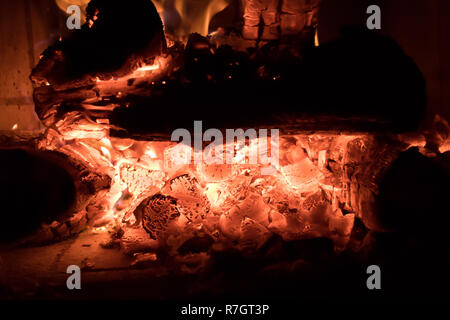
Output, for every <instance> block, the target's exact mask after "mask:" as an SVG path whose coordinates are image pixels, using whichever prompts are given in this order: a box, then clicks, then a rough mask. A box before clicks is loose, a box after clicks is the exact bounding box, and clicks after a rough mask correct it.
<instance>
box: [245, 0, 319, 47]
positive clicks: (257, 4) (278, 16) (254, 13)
mask: <svg viewBox="0 0 450 320" xmlns="http://www.w3.org/2000/svg"><path fill="white" fill-rule="evenodd" d="M319 3H320V0H283V1H280V0H245V1H244V28H243V30H242V35H243V36H244V38H245V39H252V40H275V39H279V38H280V37H287V36H291V37H292V36H299V35H300V34H301V33H302V32H304V31H305V30H306V29H308V28H310V29H314V28H315V27H316V26H317V16H318V10H319ZM310 39H312V38H310Z"/></svg>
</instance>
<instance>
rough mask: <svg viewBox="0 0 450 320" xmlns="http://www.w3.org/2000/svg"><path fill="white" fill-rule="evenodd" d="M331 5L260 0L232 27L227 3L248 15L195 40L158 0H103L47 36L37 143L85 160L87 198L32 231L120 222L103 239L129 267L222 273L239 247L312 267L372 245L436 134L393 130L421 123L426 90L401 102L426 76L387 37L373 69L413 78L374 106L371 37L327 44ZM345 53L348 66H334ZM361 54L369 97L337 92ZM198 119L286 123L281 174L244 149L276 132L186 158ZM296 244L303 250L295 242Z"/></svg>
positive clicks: (82, 195)
mask: <svg viewBox="0 0 450 320" xmlns="http://www.w3.org/2000/svg"><path fill="white" fill-rule="evenodd" d="M211 2H214V1H211ZM319 3H320V1H312V0H290V1H278V0H246V1H243V4H242V6H241V7H239V8H240V9H242V10H231V9H229V8H230V7H227V8H228V9H225V10H224V11H221V12H219V14H218V17H216V20H214V18H213V22H214V21H216V22H215V23H216V24H220V21H221V20H220V14H222V15H223V14H225V13H226V12H230V11H233V13H236V12H238V13H239V14H240V15H241V16H240V17H241V19H236V18H235V17H234V18H233V19H231V20H232V21H236V20H241V21H242V24H241V27H239V25H238V26H236V25H234V26H233V28H228V29H227V28H226V27H225V24H223V27H220V28H219V29H218V30H215V32H212V33H211V34H210V35H208V36H202V35H200V34H197V33H195V34H191V35H189V36H188V39H187V42H183V41H180V40H178V39H176V38H175V36H173V35H170V34H167V33H166V34H164V31H163V23H162V21H161V19H160V17H159V15H158V12H157V10H156V8H155V6H154V5H153V4H152V3H151V2H150V1H147V0H145V1H144V0H142V1H138V0H135V1H127V2H126V5H124V3H122V2H121V3H120V4H119V2H112V1H101V0H92V1H91V2H90V3H89V5H88V7H87V23H86V24H85V25H84V26H83V28H82V29H81V30H78V31H75V32H74V33H73V35H72V36H71V37H70V38H67V39H60V40H59V41H58V42H57V43H56V44H55V45H53V46H52V47H50V48H48V49H47V50H46V51H45V52H44V53H43V55H42V58H41V60H40V62H39V64H38V66H37V67H36V68H35V69H34V70H33V73H32V75H31V79H32V81H33V83H34V84H35V91H34V100H35V104H36V113H37V114H38V116H39V118H40V119H41V121H42V123H43V124H45V126H46V127H47V129H46V131H45V134H43V136H42V137H40V138H39V139H38V140H37V148H38V149H39V150H40V151H45V152H50V153H53V154H55V155H57V156H58V157H59V159H60V161H61V162H68V163H70V164H71V168H75V169H73V170H72V171H71V172H72V173H73V174H72V176H73V178H74V181H76V184H75V186H76V189H77V200H76V203H75V205H74V206H73V207H72V213H73V214H71V216H70V218H68V219H55V221H54V222H52V223H48V224H46V225H44V226H42V227H41V228H40V230H38V231H37V232H36V233H35V234H34V235H33V236H31V237H28V238H27V239H26V240H25V242H24V243H26V244H37V245H43V244H48V243H53V242H54V241H58V240H59V241H60V240H64V239H68V238H71V237H74V236H77V235H78V234H79V233H80V232H83V231H84V232H91V231H94V232H97V231H98V230H106V231H107V232H108V233H109V235H110V236H109V237H108V238H107V239H104V241H103V242H102V243H101V247H102V248H104V250H108V249H111V250H115V249H117V248H120V250H121V252H123V253H124V254H126V255H128V256H131V257H133V260H132V262H131V265H130V266H131V267H142V266H153V267H154V268H157V266H158V263H159V265H160V266H162V265H164V266H165V268H168V270H169V269H170V268H173V270H176V271H177V272H182V273H188V274H191V273H199V272H200V271H207V270H210V269H211V268H212V266H214V265H215V264H217V263H219V262H218V261H220V257H223V256H226V254H228V253H230V252H232V253H233V254H235V253H236V252H237V253H238V254H239V255H241V256H244V257H251V258H252V259H255V257H257V258H256V259H257V261H260V260H258V259H262V257H264V259H267V260H268V261H273V260H277V259H281V260H278V261H277V263H280V261H282V262H286V263H293V264H292V266H293V267H292V268H291V271H295V270H296V267H295V263H294V262H295V261H297V262H298V261H299V260H298V259H297V258H298V257H301V258H302V259H303V260H302V261H305V259H306V263H309V262H310V261H308V259H312V260H314V259H316V258H317V257H319V256H321V254H323V253H324V252H325V253H326V255H328V254H330V252H331V254H330V256H333V255H334V254H338V253H341V252H344V251H345V252H346V251H353V252H360V251H364V250H367V246H368V244H367V242H366V241H368V240H367V235H368V234H370V233H371V232H384V231H387V230H391V228H392V225H391V224H390V223H389V219H388V220H387V221H388V222H386V220H385V219H384V218H383V216H380V208H379V205H378V202H377V201H378V197H379V195H380V185H382V183H383V181H384V179H385V177H386V175H387V173H388V172H389V170H390V167H391V165H392V164H393V163H395V162H396V161H397V159H398V158H399V156H400V155H401V154H403V152H405V151H406V150H407V149H408V148H410V147H411V146H417V147H422V148H423V146H424V141H425V139H424V138H421V137H420V136H419V135H413V136H412V135H410V134H403V135H402V134H400V135H399V134H397V132H394V129H400V130H404V129H410V128H412V127H415V126H416V125H417V119H418V118H419V116H420V112H421V110H422V109H421V108H422V107H423V105H422V103H421V101H422V100H421V99H422V98H423V95H422V93H423V92H422V91H421V90H420V89H418V90H417V91H416V94H417V95H416V96H415V97H413V98H411V100H408V102H411V104H410V105H409V106H408V107H409V108H410V111H411V112H410V113H409V114H407V115H405V109H403V108H401V107H399V108H398V109H395V110H393V109H392V108H391V106H392V104H397V103H399V100H398V99H407V98H404V97H403V98H398V97H399V96H402V94H403V92H404V91H405V90H406V89H405V88H408V90H409V89H410V88H411V86H412V87H417V88H421V79H420V76H418V74H417V70H416V69H415V68H414V67H412V68H410V67H411V62H410V60H408V58H407V57H406V56H405V55H404V54H403V53H402V52H398V51H397V50H396V49H395V48H393V47H392V44H391V43H390V42H389V41H387V40H385V39H383V38H377V37H374V38H373V39H374V41H375V43H376V44H382V45H386V47H384V48H388V49H389V50H390V49H392V51H391V52H393V56H386V57H385V60H383V61H382V62H380V65H382V66H381V67H380V68H378V69H377V70H374V74H375V78H377V79H379V78H380V77H384V76H385V75H386V73H385V72H387V70H388V72H389V74H391V75H394V77H393V79H391V80H389V81H397V80H398V79H401V80H402V81H403V80H404V83H403V84H404V87H403V86H401V85H400V86H399V87H398V90H399V92H398V93H397V94H395V95H393V96H392V98H390V99H393V101H386V100H383V99H384V98H383V97H382V98H381V100H379V101H376V105H370V103H368V105H367V106H366V107H367V108H360V103H361V100H360V99H359V96H358V95H359V94H361V95H363V94H365V93H366V92H359V91H358V90H360V89H361V90H363V91H364V90H365V88H363V87H360V84H356V83H359V82H360V81H359V79H358V78H357V77H356V78H355V79H356V80H355V79H353V76H356V75H358V74H353V73H352V72H354V71H355V70H356V69H359V65H358V63H364V61H365V60H364V59H366V58H367V56H365V57H363V58H361V56H360V55H359V53H360V52H356V53H355V52H353V51H351V50H350V51H351V52H350V51H346V50H347V46H350V48H352V49H355V48H357V47H358V45H361V42H358V41H359V40H361V37H360V34H359V33H351V34H350V36H349V38H344V39H343V40H342V41H341V42H336V43H334V44H332V45H329V46H324V47H323V48H322V47H315V44H316V45H317V43H315V36H316V28H317V24H318V20H317V19H318V18H317V17H318V10H319ZM157 4H159V2H157ZM233 5H234V6H235V5H236V3H235V2H232V3H231V4H230V6H231V8H232V6H233ZM164 8H165V12H166V14H167V12H169V11H170V7H168V6H166V7H164ZM227 10H228V11H227ZM224 12H225V13H224ZM236 30H238V31H236ZM377 41H378V42H377ZM375 46H376V45H375ZM364 48H365V49H367V48H368V47H364ZM363 51H364V50H363ZM369 51H370V50H369ZM335 53H337V55H336V54H335ZM365 53H367V52H365ZM372 54H374V55H375V54H376V53H372ZM331 55H332V56H333V57H334V58H333V59H337V58H336V57H339V58H341V59H342V61H341V62H342V63H341V64H340V63H338V62H337V61H335V60H334V61H333V62H332V63H336V66H333V67H331V62H329V61H328V60H329V59H328V58H330V56H331ZM356 56H358V58H355V57H356ZM354 58H355V59H354ZM354 62H356V64H357V66H356V67H353V69H351V70H348V71H349V72H350V73H351V74H352V75H351V76H349V77H348V78H345V79H346V80H345V81H347V80H348V79H350V78H351V79H352V82H351V83H352V84H355V86H356V87H355V92H354V95H355V97H354V99H346V98H345V99H344V98H342V96H340V95H339V94H334V93H336V92H335V91H333V90H331V88H334V87H335V85H336V83H337V82H338V78H339V76H342V77H344V75H343V74H339V75H337V74H336V73H339V72H341V70H340V69H339V68H340V67H341V65H342V64H343V65H344V67H345V66H347V65H351V64H352V63H354ZM386 62H387V63H386ZM328 67H329V68H328ZM331 68H335V69H331ZM405 70H407V71H408V72H407V73H406V74H403V72H404V71H405ZM328 72H330V73H328ZM355 72H356V71H355ZM378 72H379V73H378ZM327 75H331V77H334V78H333V79H335V80H336V81H337V82H336V83H333V84H331V83H330V81H331V80H330V78H329V77H327ZM353 81H355V82H353ZM347 83H348V82H347ZM378 85H381V86H383V85H384V83H381V84H377V86H378ZM338 87H339V85H338ZM339 88H340V87H339ZM330 90H331V91H330ZM322 91H324V92H328V93H331V94H332V95H331V96H330V97H328V98H327V97H324V96H322V94H321V92H322ZM352 94H353V93H352ZM325 95H326V94H325ZM409 97H411V96H409ZM344 100H345V101H344ZM413 100H414V101H413ZM403 115H404V116H403ZM199 119H203V120H204V123H205V124H206V125H207V126H209V127H211V128H219V129H220V130H221V131H222V132H225V131H226V129H225V128H244V129H247V128H267V129H271V128H279V129H280V137H279V141H278V143H277V147H278V148H279V161H278V163H277V164H276V165H273V167H274V169H275V173H274V174H273V175H262V174H261V169H262V168H263V167H264V166H263V165H262V164H251V163H249V162H248V161H247V162H246V161H245V159H247V160H248V158H249V155H250V153H251V152H253V151H254V149H256V150H257V149H258V145H259V142H260V140H261V139H263V138H256V139H253V140H252V139H246V140H244V141H237V142H236V141H233V143H232V144H233V146H232V147H231V150H233V151H232V154H231V155H230V156H231V159H232V162H231V163H228V164H215V163H212V164H211V163H209V164H208V163H194V164H179V163H178V162H177V161H175V159H174V154H175V153H174V150H175V152H178V153H180V152H186V154H188V155H191V154H195V152H197V151H198V150H192V148H191V147H189V146H184V147H183V148H180V146H179V145H177V143H176V142H173V141H170V134H171V132H173V130H175V129H177V128H191V127H192V123H193V122H194V120H199ZM266 143H267V141H266ZM441 145H442V144H440V145H439V146H441ZM189 149H191V150H189ZM438 149H439V147H438ZM225 150H229V149H227V148H226V144H225V143H224V144H223V151H224V152H226V151H225ZM192 152H193V153H192ZM256 152H258V151H256ZM242 159H244V161H242ZM317 241H319V242H320V241H322V242H320V244H318V243H319V242H317ZM292 245H294V247H295V245H298V246H299V248H303V249H302V251H301V252H297V253H295V254H294V253H292V252H291V251H289V250H290V249H288V248H290V247H292ZM330 248H331V249H330ZM316 249H317V250H316ZM308 250H309V251H308ZM315 250H316V251H315ZM287 252H290V253H289V254H288V253H287ZM308 252H310V253H311V254H308ZM291 253H292V255H291ZM312 260H311V261H312ZM266 271H267V270H266Z"/></svg>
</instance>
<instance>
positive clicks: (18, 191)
mask: <svg viewBox="0 0 450 320" xmlns="http://www.w3.org/2000/svg"><path fill="white" fill-rule="evenodd" d="M0 153H1V157H0V158H1V161H2V162H1V166H0V167H1V170H2V171H3V173H2V174H1V177H2V183H1V185H2V186H3V188H5V187H6V188H7V189H5V190H2V192H1V193H0V194H1V195H2V198H3V197H4V198H3V199H2V203H4V204H5V206H6V208H8V209H5V212H8V215H6V216H5V217H3V221H4V223H7V224H8V226H9V228H8V230H5V231H4V232H2V236H1V239H0V240H5V241H8V240H17V239H19V238H23V237H28V238H27V239H26V240H25V242H26V243H32V244H39V245H40V244H44V243H47V242H51V241H53V240H56V239H63V238H67V237H69V236H71V235H73V234H77V233H78V232H80V231H81V230H82V229H84V228H85V227H86V225H87V223H88V220H89V217H88V215H87V213H86V211H85V209H86V206H87V205H88V204H89V203H90V201H92V200H93V199H94V198H95V197H96V196H99V195H100V194H101V191H102V190H105V189H107V188H109V185H110V183H111V180H110V178H109V177H107V176H105V175H100V174H98V173H95V172H93V171H92V170H90V169H88V168H87V167H86V166H84V165H83V164H82V163H80V162H77V161H76V160H75V159H70V158H68V157H66V156H65V155H63V154H60V153H57V152H49V151H46V152H42V151H41V152H36V151H34V150H31V149H27V150H24V149H9V150H0ZM24 199H27V200H26V201H24ZM10 206H11V207H10ZM24 217H26V219H27V223H26V224H24V223H22V221H19V220H23V219H24ZM41 226H43V227H41ZM39 227H41V228H40V229H39ZM36 231H37V232H36ZM34 232H36V233H34ZM32 234H33V235H32ZM30 236H31V237H30Z"/></svg>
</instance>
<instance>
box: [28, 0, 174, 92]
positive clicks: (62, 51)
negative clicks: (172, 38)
mask: <svg viewBox="0 0 450 320" xmlns="http://www.w3.org/2000/svg"><path fill="white" fill-rule="evenodd" d="M90 24H92V26H90ZM165 49H166V42H165V36H164V32H163V24H162V21H161V18H160V17H159V14H158V12H157V11H156V8H155V6H154V5H153V3H152V2H151V1H146V0H129V1H125V2H119V1H107V0H92V1H91V2H90V3H89V5H88V7H87V23H86V24H84V25H83V26H82V28H81V29H80V30H75V31H74V32H73V33H72V34H71V35H70V37H68V38H64V39H60V40H58V41H57V42H56V43H55V44H54V45H53V46H51V47H50V48H48V49H47V50H46V51H45V52H44V53H43V57H42V59H41V60H40V62H39V64H38V65H37V67H36V68H35V69H34V70H33V72H32V75H31V79H32V80H33V81H34V82H35V83H37V84H43V83H45V82H49V83H51V84H62V83H67V82H71V81H76V80H79V79H80V78H83V77H84V76H86V75H92V74H97V75H103V76H122V75H125V74H127V73H129V72H130V71H132V69H133V68H134V67H135V65H136V64H139V63H147V62H150V61H151V59H152V58H154V57H155V56H157V55H159V54H161V53H162V52H163V51H164V50H165Z"/></svg>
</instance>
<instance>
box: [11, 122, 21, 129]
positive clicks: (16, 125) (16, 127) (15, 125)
mask: <svg viewBox="0 0 450 320" xmlns="http://www.w3.org/2000/svg"><path fill="white" fill-rule="evenodd" d="M18 128H19V125H18V124H17V123H15V124H14V125H13V126H12V128H11V130H17V129H18Z"/></svg>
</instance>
